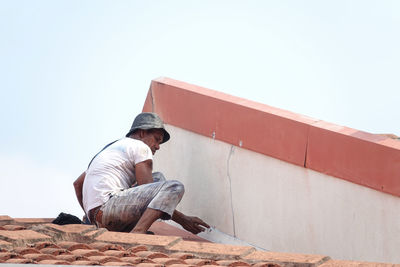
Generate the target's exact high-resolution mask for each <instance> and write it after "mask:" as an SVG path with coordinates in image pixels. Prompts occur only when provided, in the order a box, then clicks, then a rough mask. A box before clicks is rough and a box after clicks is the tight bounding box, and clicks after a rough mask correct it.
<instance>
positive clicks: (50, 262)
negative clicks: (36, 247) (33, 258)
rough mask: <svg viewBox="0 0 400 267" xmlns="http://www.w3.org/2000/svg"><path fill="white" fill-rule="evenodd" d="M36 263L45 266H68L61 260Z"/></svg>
mask: <svg viewBox="0 0 400 267" xmlns="http://www.w3.org/2000/svg"><path fill="white" fill-rule="evenodd" d="M38 263H39V264H46V265H70V263H69V262H68V261H63V260H42V261H39V262H38Z"/></svg>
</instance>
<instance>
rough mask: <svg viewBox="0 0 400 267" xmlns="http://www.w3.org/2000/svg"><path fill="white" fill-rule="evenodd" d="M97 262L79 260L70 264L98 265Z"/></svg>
mask: <svg viewBox="0 0 400 267" xmlns="http://www.w3.org/2000/svg"><path fill="white" fill-rule="evenodd" d="M99 264H100V263H99V262H95V261H89V260H79V261H73V262H71V265H99Z"/></svg>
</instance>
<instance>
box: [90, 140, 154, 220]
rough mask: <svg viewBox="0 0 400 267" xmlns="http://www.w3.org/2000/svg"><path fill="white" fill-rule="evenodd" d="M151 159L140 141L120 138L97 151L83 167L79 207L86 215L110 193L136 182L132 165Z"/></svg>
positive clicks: (147, 149)
mask: <svg viewBox="0 0 400 267" xmlns="http://www.w3.org/2000/svg"><path fill="white" fill-rule="evenodd" d="M149 159H151V160H152V159H153V155H152V152H151V149H150V147H149V146H148V145H146V144H145V143H143V142H142V141H140V140H136V139H133V138H129V137H126V138H123V139H121V140H118V141H117V142H115V143H114V144H112V145H110V146H109V147H107V148H106V149H105V150H103V151H102V152H101V153H100V154H98V155H97V156H96V157H95V158H94V159H93V161H92V163H91V164H90V166H89V168H88V169H87V170H86V177H85V180H84V183H83V207H84V209H85V212H86V214H88V213H89V211H90V210H91V209H93V208H95V207H98V206H100V205H103V204H104V203H105V202H106V201H107V200H108V199H109V198H110V196H112V195H113V194H116V193H118V192H119V191H121V190H124V189H127V188H130V187H131V186H132V185H133V184H134V183H136V177H135V165H136V164H138V163H140V162H143V161H145V160H149Z"/></svg>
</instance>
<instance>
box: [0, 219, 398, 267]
mask: <svg viewBox="0 0 400 267" xmlns="http://www.w3.org/2000/svg"><path fill="white" fill-rule="evenodd" d="M51 220H52V219H13V218H11V217H9V216H0V263H8V264H50V265H103V266H143V267H163V266H171V267H183V266H204V265H207V266H254V267H267V266H269V267H273V266H275V267H276V266H325V267H327V266H395V265H393V264H378V263H365V262H351V261H337V260H331V259H330V258H329V257H328V256H323V255H306V254H293V253H278V252H264V251H257V250H255V249H254V248H252V247H247V246H232V245H223V244H215V243H210V242H198V241H186V240H184V239H182V238H181V237H179V236H161V235H142V234H132V233H119V232H111V231H107V230H106V229H104V228H100V229H96V227H94V226H92V225H83V224H70V225H62V226H61V225H56V224H52V223H50V222H51ZM396 266H400V265H396Z"/></svg>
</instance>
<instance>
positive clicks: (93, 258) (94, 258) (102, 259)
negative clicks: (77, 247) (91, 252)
mask: <svg viewBox="0 0 400 267" xmlns="http://www.w3.org/2000/svg"><path fill="white" fill-rule="evenodd" d="M88 258H89V260H91V261H98V262H100V263H106V262H110V261H112V262H120V261H121V260H120V259H119V258H117V257H113V256H89V257H88Z"/></svg>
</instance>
